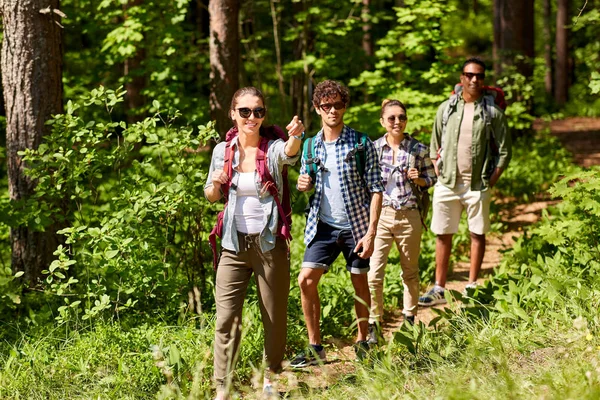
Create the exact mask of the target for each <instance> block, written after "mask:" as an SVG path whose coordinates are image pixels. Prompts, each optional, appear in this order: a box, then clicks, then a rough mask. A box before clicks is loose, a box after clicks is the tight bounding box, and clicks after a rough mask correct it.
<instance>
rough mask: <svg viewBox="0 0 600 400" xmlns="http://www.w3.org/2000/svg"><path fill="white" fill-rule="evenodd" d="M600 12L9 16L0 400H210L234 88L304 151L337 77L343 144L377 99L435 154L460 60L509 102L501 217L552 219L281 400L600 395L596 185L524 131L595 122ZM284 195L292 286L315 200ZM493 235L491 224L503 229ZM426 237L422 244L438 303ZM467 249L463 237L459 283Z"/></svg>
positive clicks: (327, 291)
mask: <svg viewBox="0 0 600 400" xmlns="http://www.w3.org/2000/svg"><path fill="white" fill-rule="evenodd" d="M599 7H600V1H598V0H589V1H583V0H582V1H575V0H571V1H568V0H558V1H556V2H555V1H551V0H535V1H534V0H493V1H492V0H471V1H458V0H447V1H438V0H403V1H402V0H394V1H391V0H348V1H331V0H323V1H319V2H316V1H311V0H279V1H275V0H270V1H260V0H246V1H232V0H210V1H208V0H196V1H191V0H177V1H172V0H130V1H128V0H99V1H92V0H63V1H61V2H60V4H59V2H58V0H49V1H41V0H3V2H2V3H1V7H0V11H1V13H2V25H3V37H2V85H3V93H4V96H3V97H2V104H0V114H1V115H2V117H0V128H1V132H0V160H2V163H1V164H0V397H1V398H92V397H94V398H148V397H159V398H180V397H189V398H210V396H211V390H210V387H211V382H210V376H211V374H212V366H211V364H212V359H211V344H212V336H213V333H214V330H213V328H214V326H213V324H214V298H213V282H214V273H213V270H212V254H211V251H210V248H209V246H208V243H207V240H206V239H207V234H208V232H209V231H210V229H211V227H212V225H213V223H214V217H215V215H216V212H217V210H218V209H219V208H220V207H222V206H221V205H210V204H208V203H207V202H206V201H205V199H204V197H203V194H202V187H203V185H204V183H205V181H206V172H207V170H208V163H209V161H210V146H212V145H213V144H214V143H215V140H219V137H222V136H223V135H224V133H225V132H226V130H227V128H228V127H229V126H228V123H229V121H228V119H227V117H226V114H227V110H228V107H229V102H230V100H231V96H232V94H233V92H234V91H235V90H236V89H237V88H238V87H242V86H246V85H254V86H256V87H258V88H260V89H261V90H262V91H263V92H264V93H265V95H266V97H267V107H268V110H269V112H268V118H267V123H269V124H272V123H275V124H278V125H281V126H284V125H285V124H286V123H287V122H288V121H289V120H290V119H291V117H292V116H293V115H294V114H296V115H299V116H300V118H301V119H302V120H303V121H304V123H305V125H306V126H307V133H308V134H314V133H316V131H317V130H318V129H319V126H318V120H316V119H315V115H316V114H315V113H314V110H313V109H312V105H311V103H310V98H311V93H312V88H313V87H314V86H315V85H316V84H317V83H318V82H320V81H321V80H324V79H327V78H331V79H336V80H339V81H341V82H343V83H345V84H347V85H348V86H349V88H350V91H351V104H350V107H349V109H348V112H347V114H346V116H347V118H346V122H347V123H348V124H349V125H351V126H354V127H356V128H358V129H360V130H361V131H364V132H368V133H369V134H370V135H371V137H372V138H377V137H378V136H380V135H381V134H382V133H383V132H382V129H381V126H380V125H379V109H380V104H381V101H382V100H383V99H384V98H398V99H400V100H401V101H403V102H404V103H405V104H406V105H407V107H408V115H409V125H408V129H409V131H411V132H414V133H415V135H416V137H417V138H418V139H420V140H422V141H423V142H425V143H428V141H429V140H428V139H429V134H430V129H431V125H432V122H433V117H434V115H435V111H436V109H437V106H438V105H439V104H440V103H441V102H442V101H443V100H444V99H446V98H447V97H448V95H449V93H450V92H451V91H452V88H453V86H454V84H455V83H456V82H458V78H459V74H460V67H461V65H462V62H463V61H464V59H465V58H466V57H468V56H472V55H478V56H481V57H483V59H484V60H485V61H486V62H487V63H488V65H489V68H488V69H489V71H488V74H487V77H486V81H487V83H488V84H492V85H497V86H500V87H502V88H503V89H504V90H505V92H506V95H507V100H508V104H509V105H508V109H507V112H506V114H507V117H508V120H509V126H510V128H511V131H512V134H513V138H514V143H515V144H514V146H515V155H514V159H513V163H512V164H511V167H510V169H509V170H508V171H507V172H506V173H505V175H504V176H503V178H502V180H501V183H500V184H499V185H498V187H497V188H496V189H495V197H496V198H497V199H499V200H498V201H497V202H496V203H495V204H494V208H495V210H496V211H499V210H501V209H502V207H506V205H505V204H514V203H516V202H521V203H523V202H529V201H532V200H533V199H537V198H549V197H556V198H559V199H560V200H561V202H560V203H558V206H557V207H556V208H555V209H552V210H550V211H549V212H547V213H545V218H544V219H543V220H542V221H541V222H540V223H539V225H536V226H535V227H534V228H531V229H530V230H528V232H526V233H525V235H524V236H522V237H521V238H519V239H518V241H517V243H516V244H515V246H514V247H513V248H512V249H509V250H508V251H507V252H506V254H505V256H504V258H503V261H502V264H501V265H500V267H499V268H498V269H497V271H496V272H495V274H494V275H493V276H492V277H491V278H490V280H489V281H488V282H487V283H486V285H485V287H484V288H482V290H480V291H478V292H477V293H476V295H475V296H474V297H473V298H472V299H462V300H463V302H464V304H465V306H464V307H463V308H460V309H457V310H452V309H446V310H444V311H440V312H439V317H438V318H436V319H435V320H434V321H433V322H432V324H431V325H430V326H428V327H427V326H425V325H423V324H419V325H417V326H415V327H414V328H407V327H405V328H402V329H401V330H400V331H398V332H396V333H395V335H394V337H393V339H392V340H391V341H390V343H389V345H388V346H386V347H384V348H382V349H381V350H379V351H377V352H374V354H373V358H372V360H371V361H370V362H369V363H365V364H364V365H357V366H356V369H354V370H353V372H352V373H351V374H347V375H345V376H344V378H343V379H340V380H339V381H338V382H337V383H336V384H333V385H331V387H327V388H322V387H317V388H315V387H311V386H310V385H307V384H298V382H296V383H295V384H294V383H293V382H291V381H293V379H292V378H286V379H290V380H291V381H289V382H287V387H288V388H291V389H288V390H287V395H288V396H290V397H294V396H298V397H302V398H307V397H311V396H314V397H315V398H320V397H327V398H330V397H331V398H342V397H344V398H364V397H366V396H368V397H369V398H392V397H394V396H396V397H403V396H406V397H411V398H412V397H422V396H440V397H444V398H477V397H480V396H481V397H482V398H493V397H498V398H512V397H518V398H522V397H539V398H552V397H556V398H568V397H573V398H586V397H587V398H596V397H597V396H598V394H599V393H600V384H599V381H600V375H599V374H600V358H599V353H598V348H597V347H596V346H597V344H599V343H598V340H597V339H596V335H597V332H598V326H599V321H598V316H597V309H598V305H599V304H600V290H599V289H598V288H599V287H600V286H599V285H598V283H600V282H599V281H600V278H599V276H600V274H599V272H600V264H599V262H598V260H599V259H600V257H599V255H600V244H599V243H600V242H599V239H600V237H599V236H600V234H599V233H598V229H597V227H598V226H600V223H599V222H600V221H599V218H600V199H599V195H598V193H599V192H598V190H597V189H598V186H599V185H600V181H599V179H598V178H597V176H596V175H597V171H598V169H597V168H592V169H589V170H587V169H581V168H578V167H576V166H574V165H573V164H572V162H571V158H570V155H569V154H568V153H567V152H566V151H565V150H564V149H563V148H562V147H561V145H560V143H559V142H558V141H557V140H556V139H555V138H553V137H552V136H551V135H549V133H548V132H547V131H545V130H538V131H534V130H533V123H534V121H535V120H538V121H550V120H553V119H563V118H568V117H572V116H586V117H598V114H599V113H600V96H598V93H599V92H600V41H599V40H598V38H599V37H600V26H599V22H600V12H599ZM296 174H297V172H293V173H292V174H291V175H292V176H291V180H292V181H294V180H295V178H296ZM292 186H293V185H292ZM293 196H294V212H295V214H294V237H295V240H294V242H293V245H292V276H295V275H296V274H297V271H298V269H299V266H300V261H299V260H300V259H301V256H302V252H303V245H302V243H301V242H302V240H301V238H302V234H303V227H304V217H303V214H302V210H303V207H304V204H306V200H307V199H306V197H305V196H304V195H303V194H300V193H293ZM503 228H504V227H503V224H502V222H501V221H500V220H499V219H496V220H495V221H494V230H495V231H496V232H501V231H502V230H503ZM434 240H435V239H434V237H433V235H431V234H430V233H427V234H426V235H424V238H423V247H422V249H423V250H422V255H421V259H420V267H421V280H422V283H423V285H424V286H425V285H427V284H428V283H429V282H430V281H431V279H432V276H433V268H434V264H433V263H434V252H433V249H434ZM467 244H468V233H467V230H466V227H464V226H462V227H461V231H460V233H459V234H458V235H456V238H455V246H456V248H457V249H458V251H457V252H456V254H455V255H454V258H453V263H454V262H455V261H457V260H459V259H461V258H464V251H465V250H466V249H467ZM336 268H337V269H334V271H340V272H341V271H343V267H341V266H340V265H337V266H336ZM292 282H294V279H292ZM350 287H351V285H350V283H349V279H348V277H347V276H346V274H343V273H339V274H338V273H331V274H328V275H327V276H326V279H325V282H324V284H323V285H322V287H321V294H322V299H323V303H322V307H323V308H322V314H323V327H322V328H323V332H324V336H325V338H326V339H328V340H330V339H334V338H335V339H347V338H349V337H350V336H352V333H353V331H354V330H355V326H353V325H352V321H353V316H352V312H351V308H352V303H353V298H352V293H351V289H350ZM402 290H403V289H402V284H401V280H400V268H399V266H398V256H397V253H392V255H391V256H390V266H389V272H388V275H387V277H386V284H385V295H386V309H388V310H393V309H395V308H397V307H398V306H399V304H401V298H402ZM457 295H458V294H457ZM247 303H248V304H247V306H246V308H245V315H244V335H245V336H244V340H243V343H242V350H241V353H240V354H239V356H238V358H239V362H238V366H239V368H238V370H237V373H236V378H235V379H234V381H233V382H234V384H235V388H236V390H237V391H238V392H239V393H242V394H243V395H244V396H249V397H252V396H253V389H252V385H251V383H252V377H253V376H254V375H255V374H256V371H258V369H257V367H258V366H259V363H260V359H261V354H262V328H261V323H260V317H259V315H260V314H259V311H258V305H257V301H256V293H255V289H254V287H253V286H252V285H251V287H250V289H249V293H248V302H247ZM289 325H290V329H289V354H290V355H291V354H292V353H293V352H294V351H296V350H298V349H300V348H301V347H302V346H303V344H304V340H305V339H304V335H305V333H304V331H303V322H302V312H301V308H300V301H299V291H298V288H297V286H296V285H295V284H294V283H293V284H292V287H291V292H290V304H289ZM566 358H569V360H568V362H567V361H565V359H566ZM524 360H525V361H524ZM294 379H297V380H300V381H302V380H303V377H302V375H300V376H299V377H296V378H294ZM284 386H285V384H284Z"/></svg>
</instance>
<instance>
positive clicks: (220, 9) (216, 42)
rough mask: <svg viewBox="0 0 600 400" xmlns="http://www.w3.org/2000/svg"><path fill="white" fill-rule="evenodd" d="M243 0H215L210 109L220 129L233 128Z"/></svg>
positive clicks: (212, 5)
mask: <svg viewBox="0 0 600 400" xmlns="http://www.w3.org/2000/svg"><path fill="white" fill-rule="evenodd" d="M239 7H240V5H239V1H238V0H211V1H210V2H209V5H208V11H209V14H210V39H209V47H210V80H211V89H210V98H209V102H210V112H211V118H212V119H213V120H215V121H216V126H217V130H218V132H219V133H220V134H221V136H222V137H224V136H225V133H226V132H227V129H228V128H229V127H231V119H230V118H229V105H230V103H231V98H232V97H233V94H234V93H235V91H236V90H237V89H238V85H239V67H238V66H239V53H240V51H239V49H240V46H239V30H238V29H239V28H238V21H239V12H240V9H239Z"/></svg>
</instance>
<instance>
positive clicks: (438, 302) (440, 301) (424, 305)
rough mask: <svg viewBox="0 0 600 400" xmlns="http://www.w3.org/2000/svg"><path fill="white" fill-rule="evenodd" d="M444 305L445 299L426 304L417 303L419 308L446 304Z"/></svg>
mask: <svg viewBox="0 0 600 400" xmlns="http://www.w3.org/2000/svg"><path fill="white" fill-rule="evenodd" d="M446 303H447V301H446V299H436V300H432V301H429V302H427V303H425V302H419V305H420V306H421V307H430V306H435V305H436V304H446Z"/></svg>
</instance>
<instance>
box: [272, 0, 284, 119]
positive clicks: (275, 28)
mask: <svg viewBox="0 0 600 400" xmlns="http://www.w3.org/2000/svg"><path fill="white" fill-rule="evenodd" d="M270 3H271V19H272V20H273V40H274V42H275V56H276V57H277V64H276V65H275V71H276V72H277V81H278V83H279V96H280V98H281V110H282V112H283V115H284V118H287V117H288V113H287V101H286V98H285V90H284V88H283V73H282V63H281V42H280V41H279V21H278V19H279V18H278V16H277V9H276V7H275V0H271V2H270Z"/></svg>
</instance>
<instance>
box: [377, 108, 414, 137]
mask: <svg viewBox="0 0 600 400" xmlns="http://www.w3.org/2000/svg"><path fill="white" fill-rule="evenodd" d="M379 122H380V123H381V126H383V127H384V128H385V130H386V131H387V133H388V134H390V135H392V136H394V137H401V136H403V135H404V130H405V129H406V122H407V118H406V111H404V109H402V107H400V106H388V107H385V108H384V110H383V115H382V116H381V118H380V119H379Z"/></svg>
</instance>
